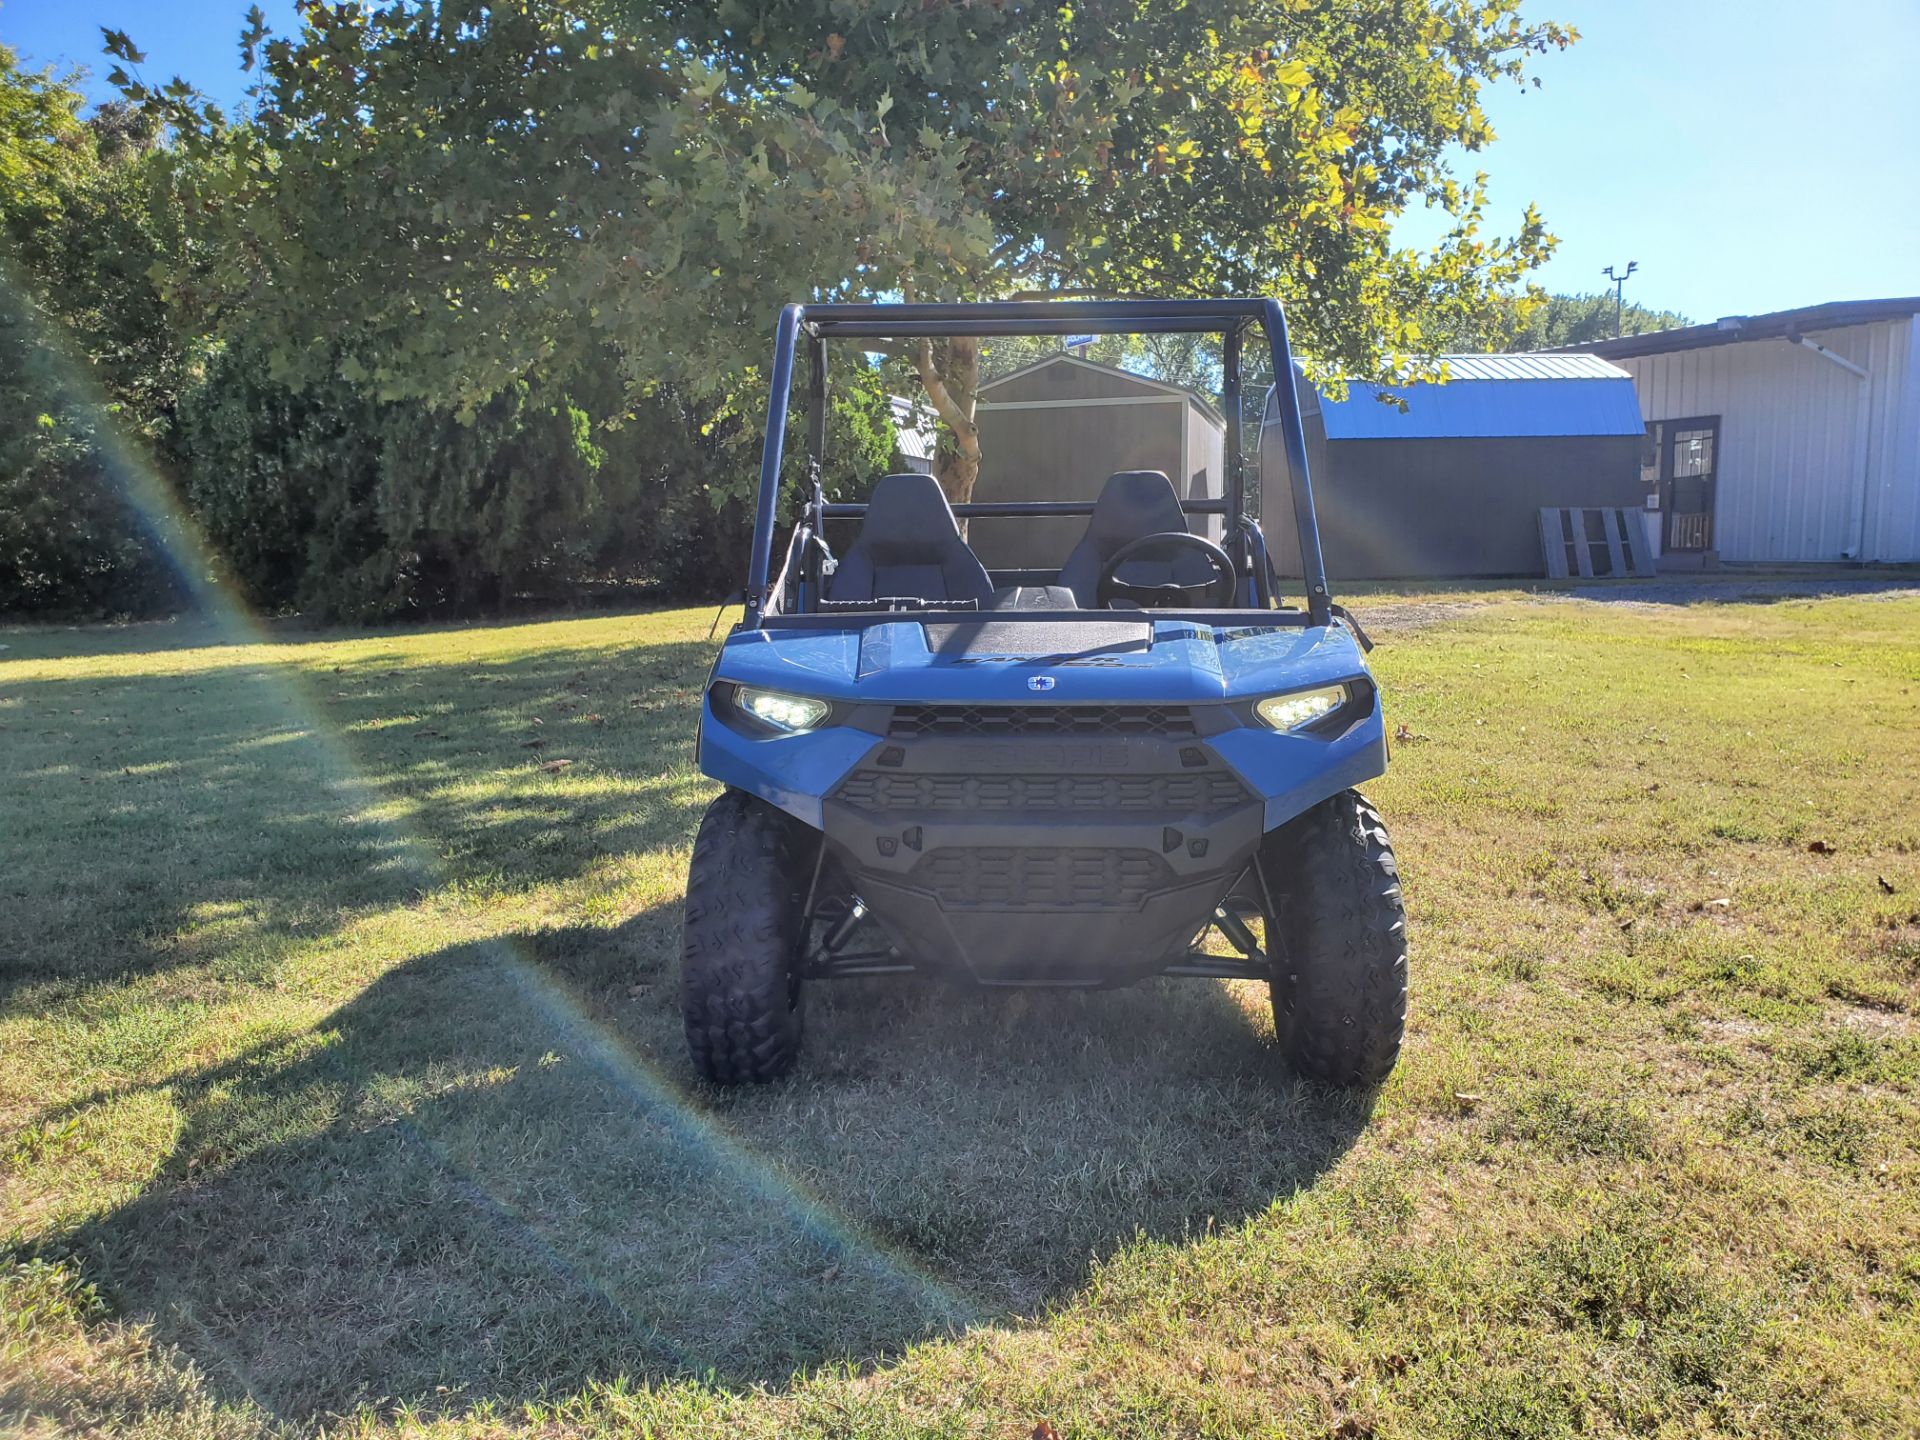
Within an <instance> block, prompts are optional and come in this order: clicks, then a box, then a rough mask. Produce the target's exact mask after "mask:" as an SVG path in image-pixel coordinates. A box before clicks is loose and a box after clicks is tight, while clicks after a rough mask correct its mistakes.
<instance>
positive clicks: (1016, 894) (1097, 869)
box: [913, 846, 1167, 910]
mask: <svg viewBox="0 0 1920 1440" xmlns="http://www.w3.org/2000/svg"><path fill="white" fill-rule="evenodd" d="M1166 874H1167V867H1166V865H1165V864H1164V863H1163V862H1162V861H1161V859H1160V857H1159V856H1158V855H1155V854H1154V853H1153V852H1152V851H1151V850H1101V849H1075V850H1068V849H1009V848H1002V847H987V846H953V847H950V848H947V849H942V850H934V851H931V852H930V853H928V854H927V856H926V857H925V858H924V859H922V860H921V861H920V863H919V864H918V865H915V866H914V867H913V880H914V883H915V884H917V885H920V886H922V887H923V888H925V889H928V890H931V891H932V892H933V893H934V894H935V895H936V896H937V897H938V898H939V901H940V904H941V906H942V907H943V908H945V909H949V910H1113V909H1117V908H1137V907H1138V906H1139V905H1140V904H1141V903H1142V902H1143V901H1144V900H1145V899H1146V898H1147V895H1148V894H1149V893H1150V892H1151V891H1152V890H1153V889H1154V888H1155V887H1156V886H1157V885H1159V884H1160V883H1161V882H1162V881H1163V880H1164V878H1165V876H1166Z"/></svg>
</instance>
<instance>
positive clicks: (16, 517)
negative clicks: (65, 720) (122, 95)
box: [0, 46, 181, 615]
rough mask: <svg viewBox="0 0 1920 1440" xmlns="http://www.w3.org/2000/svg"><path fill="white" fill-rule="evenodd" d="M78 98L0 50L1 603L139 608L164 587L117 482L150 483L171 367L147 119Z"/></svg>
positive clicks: (158, 557)
mask: <svg viewBox="0 0 1920 1440" xmlns="http://www.w3.org/2000/svg"><path fill="white" fill-rule="evenodd" d="M83 103H84V102H83V97H82V96H81V94H80V92H79V90H78V89H76V88H75V86H74V85H73V84H72V82H71V81H70V80H69V79H63V78H59V77H56V76H55V75H53V74H52V72H50V71H44V70H43V71H30V70H24V69H22V68H21V66H20V64H19V60H18V57H17V56H16V54H15V52H14V51H13V50H11V49H10V48H8V47H6V46H0V611H32V612H38V613H64V614H72V615H86V614H99V613H116V612H129V611H142V610H148V609H152V608H154V607H156V606H160V605H164V604H166V603H169V602H170V601H171V600H173V599H174V598H175V596H176V594H177V587H176V576H175V574H174V572H173V571H172V570H171V569H170V567H169V565H168V564H167V561H166V557H165V556H164V555H163V554H162V553H161V551H160V547H159V546H158V545H157V543H156V542H155V540H154V537H153V533H152V527H151V521H150V517H149V516H148V515H145V514H143V513H142V511H141V508H140V506H138V505H136V504H135V503H133V500H132V497H131V496H130V495H129V493H128V486H129V485H130V484H132V483H135V482H136V481H139V482H148V481H153V479H154V477H153V475H152V471H151V466H150V461H149V453H143V451H147V450H148V447H152V446H154V445H156V444H164V442H165V439H166V436H167V433H168V424H169V420H170V417H171V413H172V407H173V401H174V395H175V393H176V389H177V386H178V382H179V377H180V369H181V351H180V347H179V346H178V344H177V343H176V341H175V337H174V334H173V330H172V326H171V324H170V323H169V319H168V316H167V314H166V310H165V307H164V305H163V304H162V302H161V300H160V296H159V294H158V292H157V291H156V290H155V288H154V285H153V282H152V280H151V278H150V275H149V272H150V271H151V270H152V268H153V267H154V265H155V264H156V262H157V261H158V260H159V258H160V254H161V249H160V240H159V238H158V230H157V228H156V223H155V214H154V211H153V209H152V204H151V202H152V199H153V195H152V187H151V185H150V183H149V182H150V180H151V178H152V169H151V166H150V164H149V163H148V162H147V160H146V158H145V156H146V149H147V147H146V146H145V145H143V144H142V142H141V140H140V137H141V135H142V134H145V135H147V136H149V137H150V136H151V125H150V124H149V123H148V122H147V121H145V120H141V119H139V118H138V117H136V116H134V115H132V114H131V113H129V112H125V111H122V110H109V111H108V112H106V113H105V114H104V116H102V115H96V116H95V117H94V119H93V120H91V121H83V120H81V119H80V108H81V106H82V104H83ZM143 464H146V465H148V470H147V472H146V473H144V474H142V475H139V476H135V475H134V474H132V473H131V472H132V469H133V468H134V467H137V466H140V465H143Z"/></svg>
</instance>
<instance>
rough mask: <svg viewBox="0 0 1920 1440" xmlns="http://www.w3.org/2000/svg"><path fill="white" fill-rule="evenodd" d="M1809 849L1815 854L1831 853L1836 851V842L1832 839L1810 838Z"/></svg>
mask: <svg viewBox="0 0 1920 1440" xmlns="http://www.w3.org/2000/svg"><path fill="white" fill-rule="evenodd" d="M1807 850H1808V852H1809V853H1811V854H1814V855H1831V854H1833V853H1834V844H1833V842H1832V841H1831V840H1809V841H1808V842H1807Z"/></svg>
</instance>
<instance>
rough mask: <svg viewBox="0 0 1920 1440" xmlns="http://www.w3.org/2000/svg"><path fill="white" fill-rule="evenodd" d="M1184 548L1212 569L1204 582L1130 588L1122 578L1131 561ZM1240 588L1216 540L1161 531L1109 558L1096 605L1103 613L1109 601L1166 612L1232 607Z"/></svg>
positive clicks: (1145, 537) (1172, 582) (1135, 542)
mask: <svg viewBox="0 0 1920 1440" xmlns="http://www.w3.org/2000/svg"><path fill="white" fill-rule="evenodd" d="M1182 549H1186V550H1195V551H1198V552H1199V553H1200V554H1201V555H1202V556H1204V557H1205V558H1206V562H1207V563H1208V564H1209V565H1211V566H1212V567H1213V574H1212V575H1210V576H1209V577H1208V578H1207V579H1206V581H1205V582H1204V583H1202V584H1198V585H1181V584H1179V583H1177V582H1175V581H1171V580H1169V581H1168V582H1167V583H1165V584H1164V585H1130V584H1128V583H1127V582H1126V581H1124V580H1122V579H1120V576H1119V571H1120V567H1121V566H1122V565H1124V564H1126V563H1127V561H1129V560H1138V559H1140V558H1141V557H1142V556H1145V555H1150V554H1156V553H1159V552H1164V551H1168V550H1182ZM1239 588H1240V583H1239V579H1238V577H1237V576H1235V575H1234V573H1233V561H1232V560H1230V559H1228V558H1227V552H1226V551H1224V550H1222V549H1221V548H1220V547H1219V546H1218V545H1216V544H1214V543H1213V541H1211V540H1209V539H1207V537H1206V536H1204V535H1194V534H1190V533H1189V532H1187V531H1185V530H1162V531H1160V532H1159V533H1158V534H1156V535H1142V536H1141V537H1140V538H1139V539H1138V540H1134V541H1130V542H1129V543H1127V544H1125V545H1122V546H1121V547H1120V548H1119V549H1118V550H1116V551H1114V552H1113V554H1111V555H1109V556H1108V557H1107V563H1106V565H1105V566H1104V567H1102V569H1101V571H1100V583H1099V586H1098V587H1097V588H1096V589H1095V590H1094V604H1095V606H1096V607H1097V608H1099V609H1101V610H1104V609H1106V608H1107V604H1108V602H1109V601H1113V600H1131V601H1133V603H1134V604H1136V605H1140V606H1144V607H1145V608H1147V609H1149V610H1163V609H1167V608H1169V607H1172V606H1206V605H1212V606H1218V607H1226V606H1230V605H1232V604H1233V601H1234V594H1235V592H1236V591H1237V590H1239Z"/></svg>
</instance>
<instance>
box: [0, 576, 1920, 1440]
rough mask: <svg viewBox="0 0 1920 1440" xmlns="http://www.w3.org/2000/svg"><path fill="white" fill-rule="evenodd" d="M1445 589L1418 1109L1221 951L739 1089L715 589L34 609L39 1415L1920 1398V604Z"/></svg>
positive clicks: (1627, 1404)
mask: <svg viewBox="0 0 1920 1440" xmlns="http://www.w3.org/2000/svg"><path fill="white" fill-rule="evenodd" d="M1360 609H1361V613H1362V618H1363V619H1367V618H1371V617H1373V616H1376V615H1377V616H1379V617H1380V618H1381V619H1383V620H1386V621H1389V622H1390V621H1391V620H1392V618H1393V616H1394V613H1395V611H1394V608H1393V606H1392V604H1391V603H1390V601H1389V599H1388V598H1387V597H1373V598H1372V599H1371V600H1369V601H1366V602H1363V603H1361V604H1360ZM1436 616H1438V619H1437V620H1436ZM1421 618H1423V619H1425V620H1428V621H1433V622H1434V623H1428V624H1424V625H1422V626H1419V627H1417V628H1415V627H1411V626H1403V627H1383V628H1386V629H1387V633H1386V634H1385V636H1384V639H1385V643H1383V644H1382V646H1381V648H1380V649H1379V650H1377V651H1376V652H1375V656H1374V659H1375V663H1376V667H1377V671H1378V673H1379V675H1380V676H1381V678H1382V681H1383V684H1384V686H1385V691H1386V696H1387V706H1388V716H1389V725H1390V726H1396V725H1398V726H1404V727H1405V729H1404V731H1403V732H1402V738H1401V740H1400V741H1399V743H1397V744H1396V745H1395V747H1394V768H1393V771H1392V773H1391V774H1390V775H1389V776H1388V777H1387V778H1385V779H1384V780H1382V781H1380V782H1378V783H1377V784H1376V785H1375V786H1373V787H1371V790H1372V794H1373V797H1374V798H1375V799H1376V800H1377V801H1378V802H1379V803H1380V805H1381V808H1382V809H1383V810H1384V812H1385V814H1386V816H1387V819H1388V822H1389V824H1390V825H1391V827H1392V829H1393V834H1394V838H1395V840H1396V842H1397V845H1398V849H1399V854H1400V861H1401V868H1402V874H1403V877H1404V880H1405V885H1406V896H1407V904H1408V910H1409V914H1410V934H1411V937H1412V946H1413V969H1412V976H1413V1016H1412V1022H1411V1029H1410V1034H1409V1038H1408V1044H1407V1048H1406V1052H1405V1055H1404V1057H1403V1059H1402V1062H1401V1065H1400V1068H1399V1070H1398V1071H1397V1072H1396V1074H1395V1075H1394V1077H1393V1079H1392V1080H1391V1081H1390V1082H1389V1083H1388V1084H1387V1085H1386V1086H1385V1087H1384V1088H1383V1089H1381V1090H1380V1091H1379V1092H1378V1093H1377V1094H1374V1095H1371V1096H1348V1095H1340V1094H1334V1093H1328V1092H1324V1091H1321V1090H1317V1089H1315V1088H1313V1087H1310V1086H1307V1085H1305V1084H1302V1083H1299V1082H1296V1081H1294V1080H1293V1079H1291V1078H1289V1076H1288V1075H1287V1074H1286V1073H1285V1072H1284V1070H1283V1069H1282V1068H1281V1067H1280V1065H1279V1064H1278V1062H1277V1059H1276V1057H1275V1055H1274V1053H1273V1049H1272V1027H1271V1021H1270V1018H1269V1016H1268V1014H1267V1011H1266V1001H1265V997H1264V995H1263V994H1261V993H1259V992H1258V991H1257V990H1255V989H1254V988H1253V987H1248V986H1236V985H1230V984H1222V983H1211V982H1200V981H1183V982H1158V983H1154V984H1150V985H1146V986H1142V987H1139V988H1135V989H1131V990H1124V991H1116V992H1111V993H1102V994H1094V995H1047V994H1024V995H1023V994H986V995H980V994H972V993H966V992H961V991H955V990H951V989H946V988H942V987H940V986H937V985H934V984H932V983H928V982H921V981H891V982H879V981H874V982H862V983H857V984H846V985H844V986H840V987H816V989H815V990H814V992H813V994H812V996H811V1000H810V1009H809V1017H808V1018H809V1027H810V1036H809V1048H808V1051H807V1054H806V1056H805V1058H804V1060H803V1063H802V1066H801V1069H800V1070H799V1072H798V1074H797V1075H796V1076H795V1077H794V1078H793V1079H792V1080H791V1081H789V1082H786V1083H783V1084H781V1085H778V1086H775V1087H772V1088H768V1089H759V1090H751V1091H744V1092H736V1093H720V1092H716V1091H713V1090H710V1089H707V1088H704V1087H702V1086H701V1085H699V1084H697V1083H696V1082H695V1081H694V1080H693V1077H692V1074H691V1071H690V1069H689V1067H688V1064H687V1062H686V1060H685V1058H684V1052H683V1049H682V1043H681V1038H680V1032H679V1019H678V1014H677V1008H676V1007H677V981H676V976H675V965H676V947H677V943H678V928H679V907H680V901H681V889H682V883H683V877H684V872H685V866H686V861H687V849H688V844H689V841H690V839H691V836H692V833H693V828H694V824H695V821H696V818H697V816H698V814H699V812H700V810H701V808H702V806H703V805H704V804H705V803H706V802H707V800H708V799H709V798H710V797H711V796H712V795H713V793H714V787H713V786H712V785H710V784H709V783H708V782H707V781H705V780H704V779H702V778H701V777H700V776H699V775H698V774H697V773H696V771H695V770H694V768H693V745H692V742H693V729H694V717H695V713H696V702H697V698H698V694H699V689H700V686H701V683H702V681H703V678H704V675H705V673H706V668H707V666H708V664H709V662H710V660H711V657H712V655H713V653H714V649H715V645H714V644H713V643H710V642H709V641H708V640H707V638H706V631H707V626H708V624H709V622H710V620H711V619H712V612H711V610H710V609H701V610H696V611H672V612H666V613H656V614H643V615H629V616H621V617H617V618H596V619H586V620H564V621H555V622H551V623H541V624H513V625H501V626H492V627H472V628H453V629H436V630H423V631H408V632H400V633H366V632H359V633H352V634H341V635H323V636H312V635H304V634H302V633H300V632H286V633H278V634H275V635H273V636H270V637H263V636H261V635H259V634H254V633H250V632H245V631H241V630H237V629H229V630H222V629H220V628H218V627H214V626H211V625H186V624H181V625H160V626H140V627H131V628H121V629H96V630H75V631H66V630H48V631H23V630H16V631H11V632H0V643H4V645H5V646H6V648H5V649H4V650H0V1165H3V1166H4V1168H3V1169H0V1186H3V1187H4V1188H0V1230H4V1233H5V1240H6V1245H7V1247H8V1252H7V1254H6V1256H5V1257H4V1261H0V1274H3V1275H4V1277H5V1278H4V1280H0V1430H5V1429H7V1428H9V1427H18V1428H21V1429H23V1430H24V1431H25V1433H27V1434H29V1435H38V1434H48V1435H52V1434H61V1433H86V1434H93V1433H116V1434H120V1433H124V1434H138V1435H153V1436H159V1435H167V1436H179V1437H209V1436H253V1435H266V1434H277V1433H280V1432H281V1431H282V1430H283V1429H284V1430H290V1431H292V1432H293V1433H298V1434H309V1433H313V1432H315V1431H318V1430H322V1429H324V1430H325V1431H326V1432H327V1433H328V1434H342V1433H344V1434H355V1435H357V1434H361V1433H363V1432H364V1433H367V1434H382V1435H384V1434H413V1433H416V1432H425V1433H429V1434H433V1435H446V1436H473V1437H480V1436H486V1437H507V1436H521V1435H525V1436H529V1437H534V1436H538V1437H542V1440H552V1437H564V1436H574V1435H582V1436H599V1435H607V1436H613V1435H621V1436H626V1435H635V1434H644V1435H655V1436H668V1435H671V1436H679V1435H712V1436H725V1437H740V1436H762V1435H765V1436H772V1435H782V1436H786V1435H822V1436H825V1435H834V1436H852V1435H943V1436H945V1435H951V1436H1005V1437H1023V1436H1026V1435H1028V1434H1029V1433H1030V1432H1031V1431H1033V1430H1034V1428H1035V1426H1036V1425H1038V1424H1039V1423H1040V1422H1042V1421H1045V1422H1046V1423H1047V1424H1049V1425H1051V1426H1052V1427H1054V1429H1055V1430H1057V1431H1058V1433H1059V1434H1060V1435H1061V1436H1064V1437H1076V1436H1081V1437H1092V1436H1108V1435H1134V1436H1142V1437H1148V1436H1152V1437H1158V1436H1187V1435H1208V1436H1239V1435H1287V1436H1299V1437H1314V1440H1332V1437H1368V1436H1373V1437H1387V1436H1405V1437H1415V1436H1418V1437H1429V1436H1462V1437H1465V1436H1475V1437H1479V1436H1496V1435H1497V1436H1559V1435H1574V1434H1599V1435H1607V1434H1626V1433H1632V1434H1642V1435H1669V1436H1682V1435H1686V1436H1693V1435H1727V1436H1748V1435H1794V1436H1809V1437H1812V1436H1830V1435H1862V1436H1868V1435H1870V1436H1890V1435H1896V1434H1907V1435H1911V1434H1915V1433H1920V1379H1916V1368H1917V1367H1920V600H1916V599H1914V598H1872V597H1862V598H1849V599H1829V600H1818V601H1805V600H1788V601H1781V602H1779V603H1766V604H1760V603H1754V604H1701V605H1692V606H1663V605H1650V604H1649V605H1641V604H1611V603H1609V604H1600V603H1592V602H1583V601H1573V600H1565V599H1551V600H1549V599H1529V598H1527V597H1524V596H1515V595H1492V596H1481V597H1476V596H1471V595H1458V594H1456V595H1451V596H1448V597H1445V602H1444V604H1443V605H1441V606H1439V607H1435V606H1433V605H1429V606H1428V607H1427V609H1426V610H1425V611H1424V612H1421Z"/></svg>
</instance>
